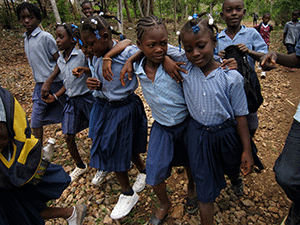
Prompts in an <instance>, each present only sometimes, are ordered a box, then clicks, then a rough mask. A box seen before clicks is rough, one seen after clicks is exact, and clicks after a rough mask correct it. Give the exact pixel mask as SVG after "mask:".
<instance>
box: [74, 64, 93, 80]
mask: <svg viewBox="0 0 300 225" xmlns="http://www.w3.org/2000/svg"><path fill="white" fill-rule="evenodd" d="M83 73H87V74H91V69H90V67H88V66H87V67H83V66H79V67H77V68H75V69H73V70H72V74H73V76H75V77H77V78H78V77H80V76H81V75H82V74H83Z"/></svg>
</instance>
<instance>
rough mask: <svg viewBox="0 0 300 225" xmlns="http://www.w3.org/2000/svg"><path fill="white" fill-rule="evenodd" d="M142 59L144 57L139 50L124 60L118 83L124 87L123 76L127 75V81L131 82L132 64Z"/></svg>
mask: <svg viewBox="0 0 300 225" xmlns="http://www.w3.org/2000/svg"><path fill="white" fill-rule="evenodd" d="M143 57H144V53H143V52H142V51H141V50H139V51H137V52H136V53H134V54H133V55H132V56H130V57H129V58H128V59H127V60H126V62H125V64H124V66H123V68H122V70H121V72H120V81H121V84H122V85H123V86H124V87H125V78H126V77H125V74H126V73H127V74H128V75H127V77H128V80H131V79H132V73H133V63H134V62H137V61H139V60H141V59H142V58H143Z"/></svg>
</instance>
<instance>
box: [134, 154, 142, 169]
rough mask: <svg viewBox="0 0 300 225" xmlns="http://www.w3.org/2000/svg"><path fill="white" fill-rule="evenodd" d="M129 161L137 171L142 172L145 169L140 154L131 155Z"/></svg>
mask: <svg viewBox="0 0 300 225" xmlns="http://www.w3.org/2000/svg"><path fill="white" fill-rule="evenodd" d="M131 160H132V162H133V163H134V165H135V166H136V168H137V169H138V170H139V171H143V170H144V169H145V164H144V162H143V160H142V158H141V156H140V154H132V156H131Z"/></svg>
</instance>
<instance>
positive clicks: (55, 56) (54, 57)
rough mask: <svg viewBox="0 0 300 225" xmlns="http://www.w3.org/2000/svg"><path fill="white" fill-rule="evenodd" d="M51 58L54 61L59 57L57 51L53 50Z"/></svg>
mask: <svg viewBox="0 0 300 225" xmlns="http://www.w3.org/2000/svg"><path fill="white" fill-rule="evenodd" d="M52 57H53V59H54V60H55V61H57V59H58V57H59V53H58V52H55V53H54V54H53V55H52Z"/></svg>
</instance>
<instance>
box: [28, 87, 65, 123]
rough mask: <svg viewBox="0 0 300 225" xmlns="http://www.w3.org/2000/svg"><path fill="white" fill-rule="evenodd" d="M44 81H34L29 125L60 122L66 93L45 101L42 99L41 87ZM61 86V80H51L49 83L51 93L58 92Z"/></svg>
mask: <svg viewBox="0 0 300 225" xmlns="http://www.w3.org/2000/svg"><path fill="white" fill-rule="evenodd" d="M43 84H44V83H36V84H35V88H34V92H33V96H32V101H33V105H32V114H31V127H32V128H39V127H43V126H44V125H48V124H55V123H61V121H62V115H63V109H64V106H65V102H66V95H61V96H59V97H58V100H57V101H54V102H51V103H46V102H44V101H43V100H42V97H41V89H42V86H43ZM62 86H63V82H53V83H52V85H51V89H50V91H51V93H56V92H58V91H59V90H60V89H61V87H62Z"/></svg>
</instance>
